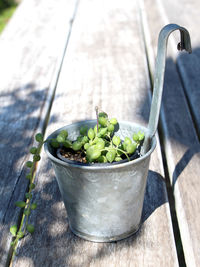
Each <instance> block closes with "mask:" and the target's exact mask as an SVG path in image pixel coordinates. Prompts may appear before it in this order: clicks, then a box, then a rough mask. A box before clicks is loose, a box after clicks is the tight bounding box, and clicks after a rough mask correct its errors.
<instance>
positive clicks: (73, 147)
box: [72, 141, 82, 151]
mask: <svg viewBox="0 0 200 267" xmlns="http://www.w3.org/2000/svg"><path fill="white" fill-rule="evenodd" d="M81 147H82V143H81V142H79V141H75V142H74V143H73V144H72V149H73V150H74V151H78V150H80V149H81Z"/></svg>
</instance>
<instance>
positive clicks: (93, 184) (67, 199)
mask: <svg viewBox="0 0 200 267" xmlns="http://www.w3.org/2000/svg"><path fill="white" fill-rule="evenodd" d="M177 29H178V30H179V31H180V37H181V42H180V43H179V44H178V49H179V50H183V49H185V50H186V51H188V52H189V53H191V51H192V50H191V43H190V36H189V33H188V31H187V30H186V29H185V28H183V27H180V26H178V25H176V24H169V25H167V26H165V27H164V28H163V29H162V30H161V32H160V34H159V39H158V54H157V58H156V67H155V75H154V89H153V99H152V105H151V112H150V117H149V124H148V127H147V128H145V127H142V126H140V125H138V124H134V123H130V122H120V123H119V124H120V128H119V130H118V132H117V133H116V134H117V135H119V136H120V138H121V140H123V139H124V138H125V137H126V136H127V137H131V138H132V134H133V133H134V132H138V131H143V132H144V133H145V141H144V143H143V147H142V150H141V151H142V157H140V158H138V159H135V160H133V161H129V162H126V163H121V164H120V163H119V164H110V165H104V164H102V165H101V166H99V165H98V166H97V165H95V164H94V166H87V165H80V164H74V163H66V162H64V161H62V160H60V159H58V158H57V157H56V154H55V151H54V150H53V148H52V147H51V146H50V144H49V143H48V142H47V143H46V144H45V150H46V152H47V155H48V157H49V158H50V160H51V161H52V164H53V167H54V170H55V173H56V178H57V181H58V185H59V188H60V192H61V194H62V198H63V200H64V203H65V207H66V209H67V214H68V218H69V226H70V228H71V230H72V232H74V233H75V234H76V235H78V236H80V237H82V238H84V239H87V240H91V241H97V242H109V241H116V240H120V239H123V238H126V237H128V236H130V235H132V234H133V233H135V232H136V231H137V230H138V228H139V226H140V221H141V214H142V207H143V200H144V193H145V187H146V180H147V174H148V169H149V160H150V155H151V153H152V152H153V150H154V148H155V146H156V139H155V133H156V130H157V125H158V118H159V113H160V105H161V97H162V90H163V80H164V70H165V57H166V47H167V40H168V37H169V35H170V33H171V32H173V31H175V30H177ZM85 124H86V125H87V126H88V127H92V126H94V125H95V124H96V121H84V122H78V123H74V124H71V125H69V126H66V127H63V128H61V129H59V130H57V131H55V132H54V133H52V134H51V135H50V136H49V138H55V137H56V136H57V134H58V133H59V132H60V131H61V130H62V129H66V130H67V131H68V133H69V139H71V140H75V139H76V137H77V136H78V135H79V128H80V127H81V126H82V125H85Z"/></svg>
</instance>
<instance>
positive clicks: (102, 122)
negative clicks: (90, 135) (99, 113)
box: [99, 117, 108, 127]
mask: <svg viewBox="0 0 200 267" xmlns="http://www.w3.org/2000/svg"><path fill="white" fill-rule="evenodd" d="M99 123H100V124H101V126H103V127H105V126H107V123H108V120H107V118H105V117H99Z"/></svg>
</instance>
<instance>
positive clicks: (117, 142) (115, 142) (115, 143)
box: [112, 135, 121, 146]
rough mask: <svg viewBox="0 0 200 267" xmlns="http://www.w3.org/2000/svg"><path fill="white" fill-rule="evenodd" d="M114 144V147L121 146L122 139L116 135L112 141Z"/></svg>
mask: <svg viewBox="0 0 200 267" xmlns="http://www.w3.org/2000/svg"><path fill="white" fill-rule="evenodd" d="M112 142H113V144H114V145H116V146H119V144H120V143H121V139H120V137H119V136H116V135H114V136H113V139H112Z"/></svg>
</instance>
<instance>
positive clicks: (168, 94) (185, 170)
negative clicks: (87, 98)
mask: <svg viewBox="0 0 200 267" xmlns="http://www.w3.org/2000/svg"><path fill="white" fill-rule="evenodd" d="M163 4H164V6H161V4H158V5H153V1H151V0H147V1H144V10H143V12H144V13H145V16H146V18H147V22H148V27H149V32H150V36H151V40H150V41H148V43H149V44H151V48H149V52H150V54H152V53H153V52H152V51H150V50H151V49H152V50H153V51H154V52H155V48H156V41H155V39H156V36H157V34H158V32H159V30H160V28H161V27H162V26H163V24H167V23H168V22H169V21H174V22H176V23H178V24H180V25H184V26H185V27H186V28H188V29H189V31H191V30H192V34H191V39H192V41H193V38H194V43H193V47H195V45H196V42H197V40H195V38H196V37H195V36H196V35H197V32H196V33H195V32H194V30H195V28H194V25H193V20H186V21H185V20H183V21H182V18H183V17H184V16H186V14H185V13H184V12H183V9H182V8H183V6H184V5H180V6H179V5H176V3H175V1H168V2H167V4H166V3H164V2H163ZM192 4H193V6H191V5H192ZM188 5H189V6H190V8H191V9H190V10H191V13H190V16H191V17H192V18H193V17H194V21H195V20H197V17H196V15H195V13H196V11H195V10H196V9H195V8H196V5H197V1H191V2H190V3H187V6H188ZM150 7H151V13H150V12H149V10H150ZM192 7H193V8H192ZM163 14H165V15H163ZM172 14H173V16H172ZM177 14H183V16H182V15H181V16H177ZM175 15H176V17H175ZM187 15H188V14H187ZM167 19H168V21H167ZM198 19H199V17H198ZM175 38H177V37H176V36H175ZM173 39H174V38H172V40H173ZM177 40H178V39H177ZM174 43H175V42H174V40H173V44H174ZM175 47H176V46H175ZM175 57H177V54H175V53H174V50H173V49H172V48H171V46H169V51H168V58H167V68H166V74H165V85H164V95H163V103H162V107H163V108H162V112H161V115H162V116H161V121H162V130H163V138H164V151H165V153H166V158H167V165H168V170H169V175H170V179H171V184H172V187H173V190H174V196H175V204H176V212H177V217H178V222H179V228H180V232H181V239H182V243H183V249H184V254H185V261H186V263H187V265H188V266H199V264H200V254H199V250H200V245H199V244H200V239H199V236H198V235H197V233H198V232H199V231H200V226H199V217H198V214H199V212H200V197H199V190H200V184H199V176H200V172H199V167H198V166H199V164H200V145H199V140H198V137H197V134H196V131H195V127H194V125H193V119H192V117H191V115H190V110H189V108H188V106H187V100H186V98H185V94H184V90H183V87H182V82H181V80H182V79H188V83H190V82H191V86H192V87H193V88H192V90H191V88H189V87H187V91H188V93H189V90H191V91H190V92H191V95H190V96H189V95H188V99H190V101H191V103H192V101H193V100H192V98H193V97H194V95H195V97H196V98H197V99H198V94H199V92H198V87H196V88H194V83H196V82H197V81H198V79H199V77H198V75H195V76H194V75H193V76H191V75H190V74H191V70H190V71H188V67H190V68H191V69H192V68H193V66H194V65H191V64H193V63H191V60H193V59H194V57H196V58H197V57H198V53H196V51H195V49H194V56H192V57H191V55H187V54H185V55H184V57H183V58H182V57H181V56H179V59H180V60H179V61H178V64H179V65H180V64H183V60H184V61H185V63H184V65H183V66H182V67H183V68H184V72H185V73H187V74H186V77H184V78H183V77H181V78H180V76H179V73H178V72H177V68H176V65H175V63H174V61H173V58H175ZM186 61H187V64H188V66H187V68H186ZM194 64H196V60H194ZM179 67H180V66H179ZM152 68H153V66H152ZM195 68H196V67H195ZM196 74H197V73H196ZM181 75H183V73H181ZM184 84H185V83H184ZM185 89H186V88H185ZM195 91H196V92H195ZM189 94H190V93H189ZM195 101H196V100H195ZM192 105H194V103H193V104H192ZM196 107H198V106H196ZM196 111H197V109H196ZM198 112H199V110H198Z"/></svg>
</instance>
